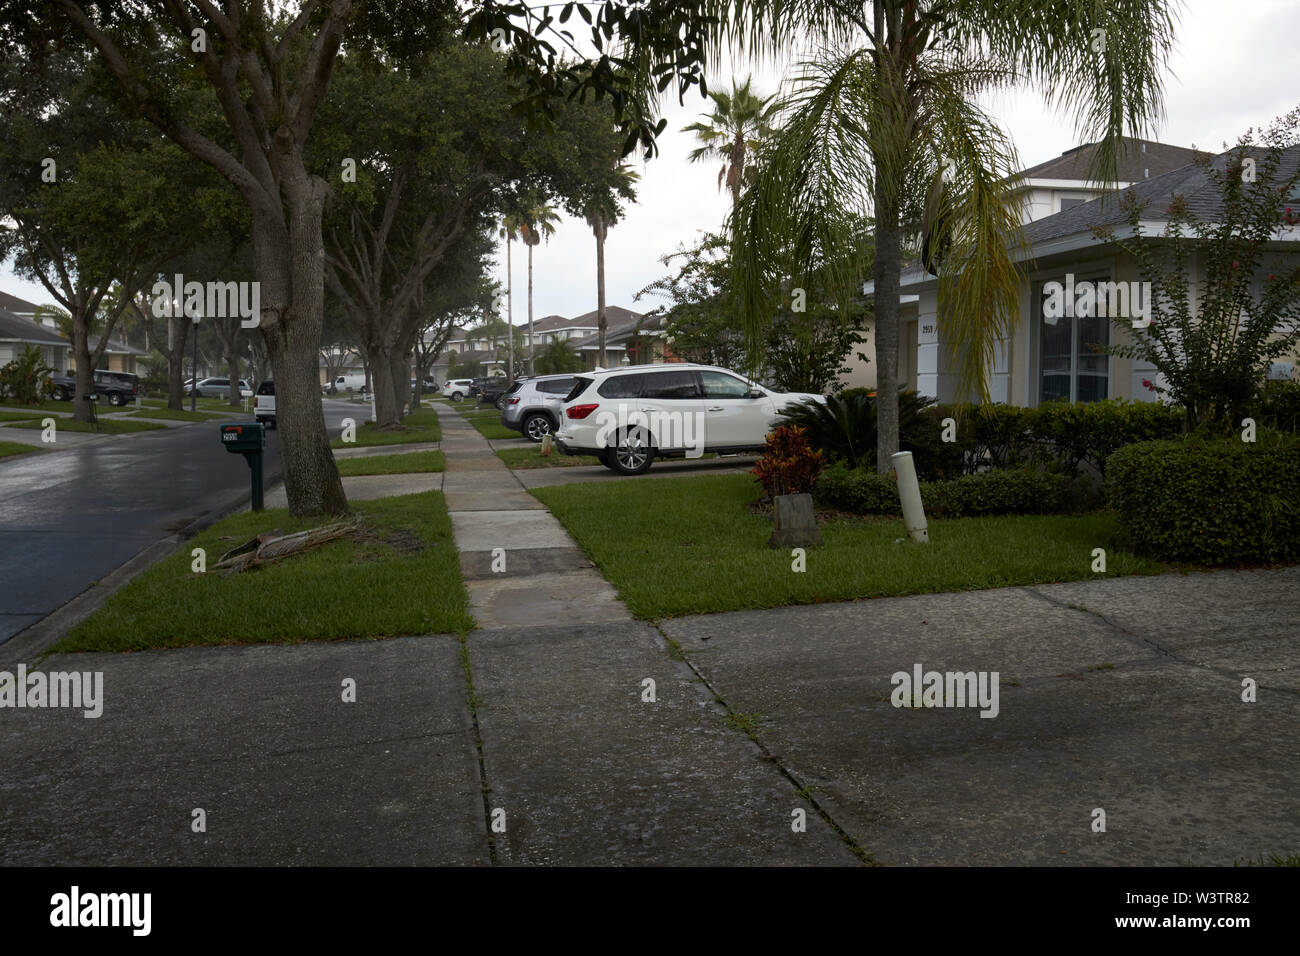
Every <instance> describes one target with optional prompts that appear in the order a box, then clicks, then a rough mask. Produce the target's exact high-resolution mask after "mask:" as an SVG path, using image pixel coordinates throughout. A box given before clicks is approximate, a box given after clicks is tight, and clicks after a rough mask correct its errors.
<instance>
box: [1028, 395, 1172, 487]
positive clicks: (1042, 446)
mask: <svg viewBox="0 0 1300 956" xmlns="http://www.w3.org/2000/svg"><path fill="white" fill-rule="evenodd" d="M1022 422H1023V426H1024V427H1025V428H1026V429H1027V430H1028V433H1029V438H1030V440H1031V441H1032V446H1031V447H1032V454H1034V455H1036V456H1037V457H1038V458H1039V459H1040V460H1041V459H1042V458H1044V457H1046V458H1048V459H1049V460H1055V461H1056V462H1057V463H1059V465H1060V467H1061V469H1062V470H1063V471H1064V472H1065V473H1066V474H1069V475H1074V474H1077V473H1078V471H1079V466H1080V465H1081V464H1083V463H1085V462H1086V463H1087V464H1089V465H1091V466H1092V467H1093V468H1095V469H1096V470H1097V472H1098V473H1099V474H1102V475H1104V474H1105V473H1106V461H1107V459H1109V458H1110V456H1111V455H1113V454H1114V453H1115V452H1116V451H1118V450H1119V449H1120V448H1123V447H1124V446H1125V445H1131V444H1133V443H1134V442H1141V441H1152V440H1155V439H1161V438H1174V437H1175V436H1177V435H1180V434H1181V433H1182V430H1183V422H1184V415H1183V412H1182V411H1181V410H1180V409H1177V408H1173V407H1171V406H1166V405H1162V404H1161V403H1159V402H1125V401H1120V400H1117V399H1112V400H1110V401H1104V402H1080V403H1078V404H1074V405H1071V404H1070V403H1069V402H1065V401H1056V402H1045V403H1043V404H1042V405H1040V406H1038V407H1037V408H1033V409H1027V410H1026V411H1025V414H1024V416H1023V418H1022Z"/></svg>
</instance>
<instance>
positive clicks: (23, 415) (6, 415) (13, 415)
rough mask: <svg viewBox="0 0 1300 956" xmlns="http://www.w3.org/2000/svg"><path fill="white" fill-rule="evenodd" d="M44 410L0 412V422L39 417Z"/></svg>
mask: <svg viewBox="0 0 1300 956" xmlns="http://www.w3.org/2000/svg"><path fill="white" fill-rule="evenodd" d="M44 414H45V413H44V412H0V422H21V421H25V420H27V419H31V418H40V417H41V416H42V415H44Z"/></svg>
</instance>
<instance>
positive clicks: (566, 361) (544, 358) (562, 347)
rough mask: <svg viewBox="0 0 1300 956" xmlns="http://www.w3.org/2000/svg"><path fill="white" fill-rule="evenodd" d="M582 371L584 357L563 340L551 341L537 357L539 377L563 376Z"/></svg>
mask: <svg viewBox="0 0 1300 956" xmlns="http://www.w3.org/2000/svg"><path fill="white" fill-rule="evenodd" d="M581 371H582V357H581V356H580V355H578V353H577V352H575V351H574V349H573V346H571V345H570V344H569V343H568V342H566V341H564V340H563V339H553V340H551V341H550V342H548V343H547V344H546V348H544V349H542V351H541V353H540V354H539V355H538V356H537V374H538V375H562V374H563V373H565V372H581Z"/></svg>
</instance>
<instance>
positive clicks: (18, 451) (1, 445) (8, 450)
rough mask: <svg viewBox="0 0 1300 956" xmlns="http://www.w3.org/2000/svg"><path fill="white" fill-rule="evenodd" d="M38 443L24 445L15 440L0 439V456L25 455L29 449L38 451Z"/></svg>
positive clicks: (39, 448)
mask: <svg viewBox="0 0 1300 956" xmlns="http://www.w3.org/2000/svg"><path fill="white" fill-rule="evenodd" d="M40 450H41V447H40V445H24V444H23V443H22V442H16V441H0V458H9V457H11V456H13V455H25V454H27V453H28V452H29V451H40Z"/></svg>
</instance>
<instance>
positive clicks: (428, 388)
mask: <svg viewBox="0 0 1300 956" xmlns="http://www.w3.org/2000/svg"><path fill="white" fill-rule="evenodd" d="M441 389H442V386H441V385H439V384H438V383H437V382H435V381H434V380H433V379H431V378H427V379H425V380H424V384H423V385H421V386H420V394H421V395H436V394H437V393H438V392H439V391H441ZM411 391H415V379H411Z"/></svg>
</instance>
